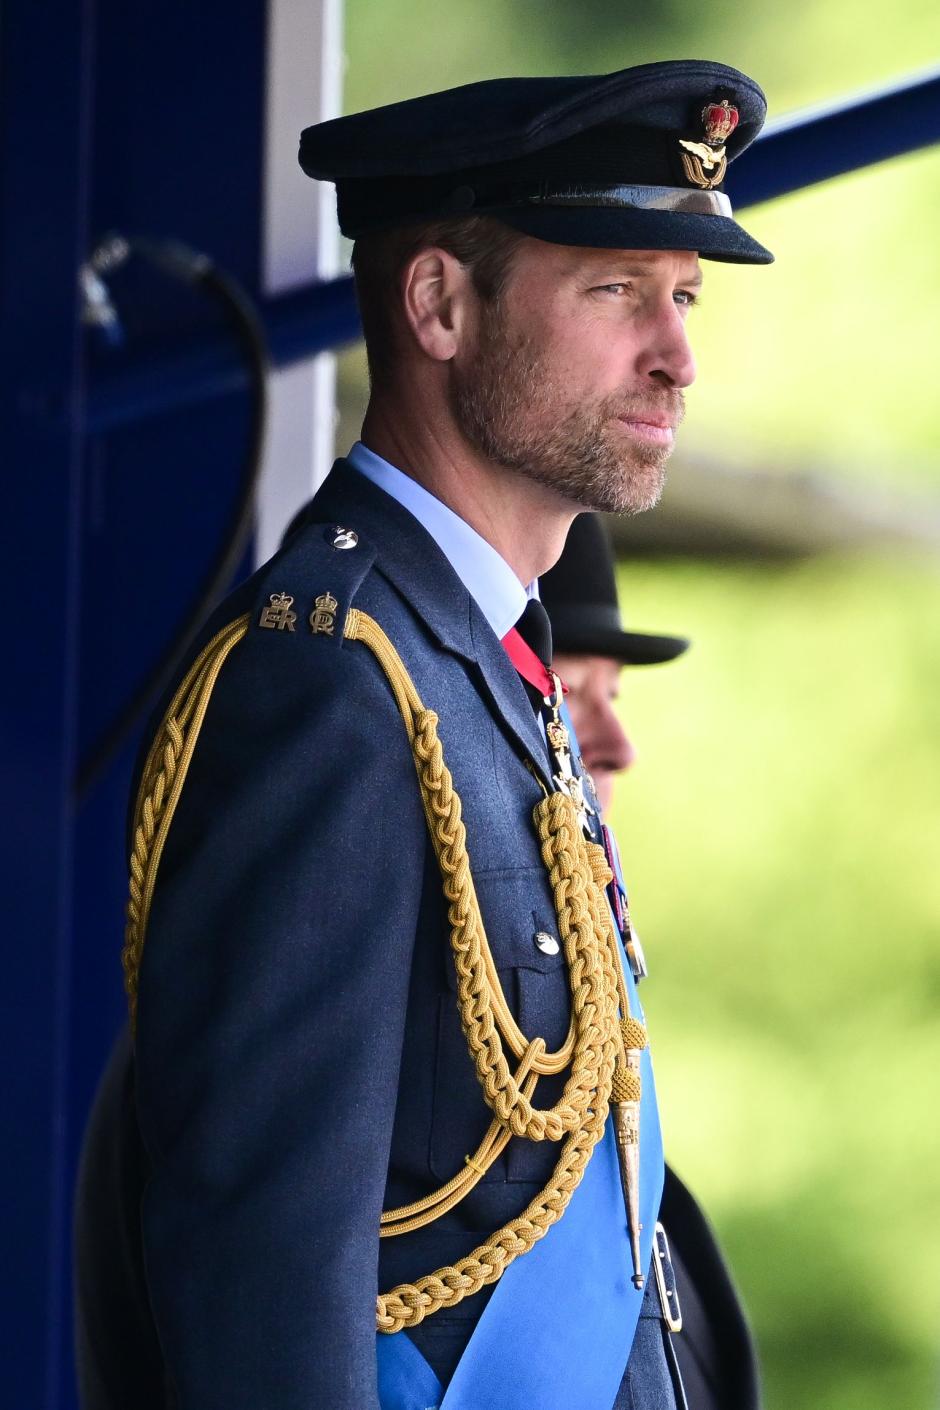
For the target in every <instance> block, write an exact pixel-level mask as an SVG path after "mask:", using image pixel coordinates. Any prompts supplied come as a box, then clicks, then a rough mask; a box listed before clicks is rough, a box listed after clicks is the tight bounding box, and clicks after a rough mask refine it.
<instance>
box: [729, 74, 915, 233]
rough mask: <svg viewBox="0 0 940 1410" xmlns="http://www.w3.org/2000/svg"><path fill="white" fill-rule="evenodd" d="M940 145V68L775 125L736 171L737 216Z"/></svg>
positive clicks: (732, 189)
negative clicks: (809, 187) (834, 179)
mask: <svg viewBox="0 0 940 1410" xmlns="http://www.w3.org/2000/svg"><path fill="white" fill-rule="evenodd" d="M935 142H940V68H938V69H933V70H931V71H930V72H929V73H926V74H922V75H921V76H919V77H918V78H915V79H911V80H910V81H908V82H907V83H902V84H897V85H895V86H892V87H890V88H882V89H879V90H878V91H877V92H874V93H869V94H866V95H865V96H863V97H859V98H855V99H852V100H850V101H848V102H845V101H843V102H839V103H831V104H828V105H826V106H825V107H819V108H811V109H807V110H805V111H803V112H798V113H793V114H791V115H790V116H789V117H785V118H781V119H780V120H779V121H778V122H773V123H768V125H767V127H766V128H765V129H764V131H763V132H762V133H761V135H760V137H759V138H758V139H757V141H756V142H755V143H754V145H753V146H752V147H750V148H749V149H748V150H747V151H746V152H745V153H744V155H743V156H742V157H741V158H740V159H739V160H738V161H736V162H735V164H734V166H733V167H732V168H731V170H730V172H729V175H728V181H727V183H726V184H727V187H728V190H729V194H730V196H731V200H732V203H733V204H734V206H735V208H736V209H743V208H744V207H746V206H754V205H757V204H758V203H759V202H761V201H772V200H775V199H776V198H777V197H778V196H786V195H789V193H790V192H792V191H800V190H802V189H803V188H804V187H806V186H815V185H817V184H818V183H819V182H820V181H830V180H831V179H832V178H833V177H835V176H844V175H845V174H846V173H847V172H850V171H859V170H861V169H862V168H863V167H867V166H872V165H874V164H875V163H876V162H883V161H889V160H890V159H891V158H892V157H902V156H904V155H906V154H907V153H908V152H916V151H918V150H919V149H921V148H923V147H930V146H932V145H933V144H934V143H935Z"/></svg>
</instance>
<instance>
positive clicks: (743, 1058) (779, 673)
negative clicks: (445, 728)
mask: <svg viewBox="0 0 940 1410" xmlns="http://www.w3.org/2000/svg"><path fill="white" fill-rule="evenodd" d="M620 586H621V595H622V601H623V603H624V606H625V608H626V610H627V618H628V620H629V621H630V622H633V623H637V624H642V625H643V626H644V627H648V628H652V629H656V628H661V629H664V630H666V629H677V630H682V631H687V632H688V633H689V634H690V635H691V636H692V637H693V638H694V642H695V644H694V647H693V650H692V651H691V652H689V654H688V655H687V656H686V657H684V658H682V659H681V660H679V661H677V662H675V663H674V664H670V665H668V666H664V667H660V668H653V669H650V670H632V671H631V670H627V671H625V672H624V675H623V677H622V681H621V685H622V692H623V694H622V701H621V706H620V708H621V710H622V712H623V716H624V719H625V722H626V723H627V724H628V726H629V729H630V731H631V736H632V738H633V739H634V741H635V743H637V745H638V761H637V764H636V765H635V769H634V772H633V773H632V774H631V775H630V776H628V777H627V778H625V779H623V780H622V781H621V782H620V785H619V791H618V794H617V797H616V799H615V804H614V811H613V819H614V825H615V828H616V830H617V834H618V837H619V838H620V843H621V848H622V851H623V853H624V866H625V869H626V871H627V875H628V877H629V879H630V887H631V903H632V908H633V911H634V914H635V916H636V918H637V924H638V928H639V930H640V933H641V935H642V936H643V939H644V944H645V947H646V951H647V958H648V960H649V964H650V978H649V980H648V981H647V983H646V985H645V988H644V1003H645V1006H646V1009H647V1016H648V1018H649V1020H650V1026H651V1033H652V1036H653V1041H654V1045H655V1056H656V1064H657V1080H658V1085H659V1095H660V1101H661V1105H662V1109H663V1121H664V1126H665V1129H666V1133H667V1150H668V1152H669V1155H670V1158H671V1159H672V1161H673V1163H674V1164H675V1165H676V1167H677V1168H678V1170H679V1171H680V1173H681V1174H682V1175H683V1176H684V1177H685V1179H686V1180H687V1181H688V1182H689V1183H690V1184H691V1185H692V1187H693V1188H694V1189H695V1191H696V1193H697V1194H698V1195H699V1196H700V1197H701V1199H702V1200H703V1202H704V1203H705V1205H706V1208H707V1209H708V1211H709V1213H710V1214H711V1216H712V1218H713V1220H714V1222H715V1224H716V1225H717V1227H718V1229H719V1232H720V1234H721V1237H722V1241H723V1243H724V1244H725V1246H726V1248H727V1250H728V1253H729V1256H730V1258H731V1261H732V1264H733V1266H734V1269H735V1272H736V1275H737V1277H738V1279H739V1281H740V1284H741V1287H742V1290H743V1292H744V1294H745V1297H746V1301H747V1304H748V1306H749V1308H750V1311H751V1314H752V1317H753V1320H754V1323H755V1327H756V1331H757V1334H758V1338H759V1343H760V1348H761V1352H762V1358H763V1362H764V1368H765V1373H766V1383H767V1399H768V1406H769V1410H784V1407H792V1406H795V1405H799V1406H808V1405H813V1406H818V1407H825V1410H869V1407H870V1410H885V1407H889V1406H890V1407H905V1408H906V1407H927V1406H931V1405H935V1404H936V1403H937V1400H938V1378H937V1345H938V1341H937V1290H938V1273H937V1269H938V1266H940V1198H938V1182H937V1172H938V1169H940V1126H938V1121H937V1111H938V1095H940V1093H938V1085H940V1081H938V1073H940V1025H938V1022H937V1014H938V1009H940V952H938V948H937V944H936V937H937V934H938V930H940V869H938V866H937V841H938V829H937V794H938V782H940V737H938V731H937V699H938V691H940V654H938V651H937V643H936V623H937V620H938V615H940V567H938V565H937V564H936V562H932V561H929V560H922V561H908V562H902V561H898V560H896V559H895V560H892V559H876V560H872V559H857V560H848V561H838V560H832V559H829V560H817V561H815V562H812V563H809V564H803V565H802V566H799V567H779V566H777V567H773V568H769V567H765V566H753V565H749V566H745V565H725V566H718V565H715V564H697V563H691V564H690V563H686V562H684V563H664V562H656V563H646V564H642V565H637V564H632V565H630V566H629V567H623V568H622V569H621V582H620Z"/></svg>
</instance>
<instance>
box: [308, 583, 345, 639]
mask: <svg viewBox="0 0 940 1410" xmlns="http://www.w3.org/2000/svg"><path fill="white" fill-rule="evenodd" d="M338 606H339V603H338V602H337V601H336V598H335V597H334V596H333V594H332V593H331V592H324V593H322V594H321V595H320V596H319V597H318V598H317V599H316V601H315V603H314V606H313V611H312V612H311V613H310V617H309V621H310V631H311V632H312V634H313V635H314V636H332V635H333V626H334V622H335V618H336V609H337V607H338Z"/></svg>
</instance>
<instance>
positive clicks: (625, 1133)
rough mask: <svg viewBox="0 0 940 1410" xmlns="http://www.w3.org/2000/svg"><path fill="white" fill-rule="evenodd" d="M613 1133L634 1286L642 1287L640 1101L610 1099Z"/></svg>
mask: <svg viewBox="0 0 940 1410" xmlns="http://www.w3.org/2000/svg"><path fill="white" fill-rule="evenodd" d="M610 1110H611V1112H612V1114H613V1118H614V1136H615V1138H616V1141H617V1158H618V1160H619V1163H620V1183H621V1185H622V1186H623V1202H624V1205H625V1207H626V1211H627V1229H628V1232H629V1234H630V1252H631V1254H632V1257H633V1278H632V1282H633V1286H634V1287H635V1288H642V1287H643V1284H644V1283H645V1281H646V1279H645V1276H644V1272H643V1264H642V1259H641V1255H640V1103H639V1102H617V1101H615V1102H612V1103H611V1107H610Z"/></svg>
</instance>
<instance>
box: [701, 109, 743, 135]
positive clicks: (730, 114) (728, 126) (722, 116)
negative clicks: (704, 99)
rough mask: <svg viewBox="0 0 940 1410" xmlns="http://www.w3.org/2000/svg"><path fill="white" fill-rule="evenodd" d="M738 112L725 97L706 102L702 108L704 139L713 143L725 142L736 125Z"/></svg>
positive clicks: (738, 116)
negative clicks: (717, 101) (718, 101)
mask: <svg viewBox="0 0 940 1410" xmlns="http://www.w3.org/2000/svg"><path fill="white" fill-rule="evenodd" d="M739 118H740V114H739V113H738V110H737V108H736V107H734V105H733V104H732V103H730V102H729V101H728V99H727V98H722V100H721V102H720V103H708V104H706V106H705V107H704V108H703V109H702V122H703V123H704V124H705V140H706V141H707V142H711V143H714V144H718V143H719V142H727V140H728V138H729V137H730V136H731V134H732V132H733V131H734V129H735V128H736V127H737V125H738V121H739Z"/></svg>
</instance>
